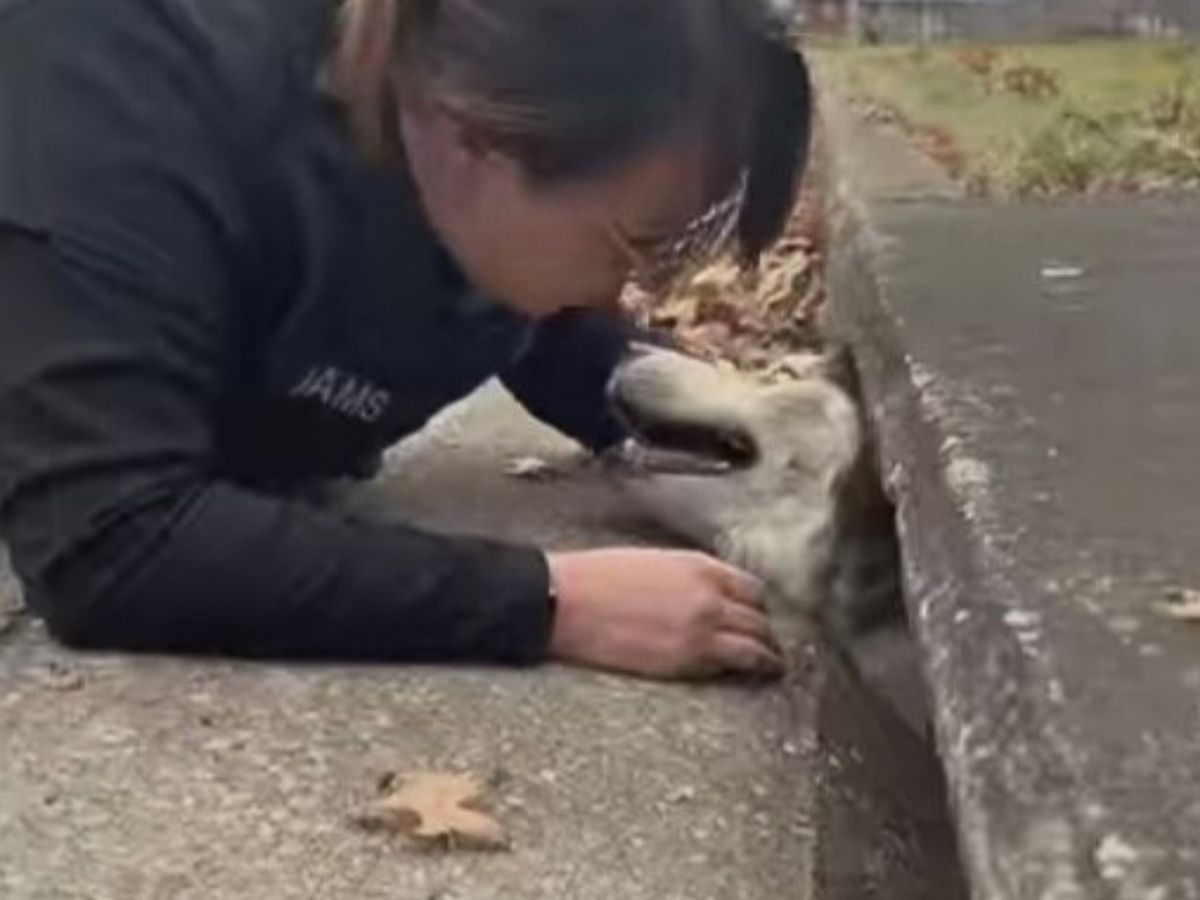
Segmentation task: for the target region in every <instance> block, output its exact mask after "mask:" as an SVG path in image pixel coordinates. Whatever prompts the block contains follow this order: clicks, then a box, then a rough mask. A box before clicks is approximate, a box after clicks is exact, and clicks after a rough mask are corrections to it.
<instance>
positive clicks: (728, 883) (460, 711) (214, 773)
mask: <svg viewBox="0 0 1200 900" xmlns="http://www.w3.org/2000/svg"><path fill="white" fill-rule="evenodd" d="M530 454H536V455H539V456H542V457H544V458H545V459H547V460H549V461H550V462H552V463H554V464H556V465H560V466H561V467H562V469H563V470H564V472H565V474H564V475H563V477H561V478H557V479H553V480H548V481H545V482H533V481H525V480H520V479H515V478H512V477H509V476H506V475H505V474H503V470H504V468H505V465H506V463H507V462H508V461H509V460H510V459H511V458H513V457H516V456H525V455H530ZM346 502H347V504H348V505H349V506H350V507H351V508H353V509H355V510H356V511H359V512H369V513H370V514H374V515H381V514H383V513H384V512H385V511H388V510H390V513H389V514H390V515H391V516H393V517H396V516H399V515H401V514H403V517H404V519H405V520H406V521H411V522H415V523H418V524H423V525H426V526H429V527H435V528H446V529H454V530H464V531H476V532H480V533H486V534H499V535H505V536H508V537H511V538H514V539H530V540H535V541H540V542H543V543H545V544H548V545H551V546H556V547H567V546H593V545H597V544H603V543H608V542H614V541H619V542H622V543H626V542H629V541H636V540H642V539H646V538H647V537H648V535H647V534H646V532H645V530H644V528H643V527H642V526H640V525H639V524H638V523H636V522H634V521H633V520H632V519H630V517H629V516H628V514H627V512H626V510H625V509H624V508H623V507H622V506H621V504H620V502H619V501H618V499H617V498H616V496H615V495H614V494H613V493H611V492H610V491H609V490H608V489H607V488H606V487H605V486H604V485H602V484H600V483H599V482H598V480H597V478H596V476H595V475H594V474H593V473H591V472H590V471H588V470H587V469H586V468H581V467H580V466H579V465H578V460H577V457H576V456H575V455H574V453H573V450H572V448H571V447H570V445H568V444H567V443H566V442H565V441H563V440H562V439H561V438H559V437H557V436H556V435H555V434H553V433H552V432H550V431H548V430H547V429H544V428H542V427H541V426H539V425H536V424H535V423H533V422H532V421H531V420H530V419H529V418H528V417H527V416H526V415H525V414H524V413H523V412H522V411H521V410H519V409H518V408H517V407H516V406H515V404H513V403H512V402H511V401H510V400H509V399H508V398H507V396H506V395H504V394H503V393H502V392H500V391H499V390H496V389H487V390H485V391H483V392H482V393H481V394H480V395H479V396H477V397H475V398H473V399H472V400H471V401H470V402H469V403H467V404H466V405H464V406H462V407H458V408H455V409H453V410H451V411H449V412H448V413H447V415H445V416H443V417H442V418H441V419H440V420H439V421H437V422H436V423H435V424H434V426H432V427H431V429H430V431H429V432H428V433H427V434H426V435H424V436H422V438H421V439H419V440H417V441H414V442H412V443H411V444H409V445H406V446H404V447H402V448H400V450H399V451H398V452H396V453H395V454H394V455H393V457H392V458H391V459H390V460H389V465H388V473H387V475H386V476H385V477H384V478H383V479H381V481H380V482H379V483H378V484H376V485H375V486H373V487H372V488H370V489H368V490H365V491H361V492H357V493H356V495H355V496H352V497H349V498H346ZM790 642H791V655H792V658H793V659H794V663H795V664H794V666H793V671H792V673H791V675H790V676H789V678H788V679H787V680H786V682H785V683H783V684H780V685H775V686H771V687H766V688H762V687H757V688H751V687H739V686H733V685H708V686H680V685H659V684H648V683H644V682H638V681H634V680H631V679H622V678H615V677H609V676H603V675H596V674H589V673H585V672H580V671H569V670H564V669H561V668H557V667H547V668H543V669H539V670H533V671H520V672H517V671H498V670H463V669H417V668H407V667H397V668H353V669H351V668H343V667H295V666H263V665H243V664H237V663H227V662H225V663H222V662H193V661H182V660H166V659H151V658H144V659H131V658H122V657H86V658H85V657H80V656H76V655H71V654H67V653H65V652H63V651H62V650H60V649H58V648H56V647H55V646H53V645H52V644H50V643H48V642H47V640H46V639H45V638H44V636H43V634H42V632H41V629H40V627H38V626H36V625H35V624H34V623H32V622H30V621H28V620H25V621H23V622H22V623H21V625H20V627H19V628H18V629H17V630H16V631H15V632H14V633H12V634H10V635H9V636H8V637H7V638H3V639H0V897H3V898H4V900H68V898H80V900H83V898H87V900H151V898H154V900H166V898H170V900H185V898H186V900H190V898H196V900H200V898H203V900H232V898H238V900H247V898H249V900H256V898H262V900H293V898H294V900H332V898H344V900H370V898H381V900H382V898H388V900H434V898H437V900H452V898H453V900H489V898H501V897H502V898H520V900H539V898H545V900H592V898H594V900H612V898H621V900H638V898H654V900H736V898H744V900H783V898H796V900H807V898H814V900H815V898H821V900H835V898H845V900H851V898H853V900H858V898H870V897H880V898H883V897H887V898H889V900H892V898H913V900H917V898H930V900H934V898H936V900H940V898H942V897H944V896H952V895H953V888H954V882H953V880H952V876H944V875H942V872H943V871H944V869H945V866H946V865H947V863H946V861H945V860H944V859H941V858H938V854H939V853H942V852H943V851H944V850H945V843H944V839H945V838H946V837H947V836H948V833H947V831H946V829H945V824H944V821H943V819H944V807H943V805H942V798H941V795H940V793H939V787H940V785H939V778H940V773H939V772H938V770H937V767H936V765H935V764H934V763H933V762H932V760H931V759H930V757H929V756H928V754H927V753H926V752H925V750H924V748H923V747H922V746H921V745H920V743H919V741H917V740H916V738H915V737H914V735H913V734H912V733H911V731H909V730H908V729H907V728H905V727H904V726H903V725H902V724H901V723H900V722H899V720H898V719H897V717H896V716H895V715H894V714H893V713H891V712H890V710H888V709H887V708H885V707H882V706H880V705H879V704H878V703H877V702H876V701H875V700H874V699H873V697H872V696H870V695H869V694H868V693H866V692H864V691H863V689H862V687H861V686H860V685H859V684H858V683H857V682H856V681H855V680H854V679H853V678H851V677H849V676H848V674H847V673H846V672H845V671H844V670H843V669H842V668H841V667H840V665H839V663H838V661H837V660H836V659H834V658H833V657H831V656H829V655H828V654H827V653H826V652H824V651H823V650H822V648H820V647H818V646H814V645H812V644H809V643H807V642H806V641H805V640H804V639H803V638H802V636H799V635H794V636H792V637H791V639H790ZM422 767H424V768H433V769H438V770H452V771H458V770H466V771H472V772H475V773H478V774H480V775H482V776H484V777H490V778H492V779H493V781H494V783H495V789H494V791H493V794H494V796H495V798H496V806H495V808H496V811H497V813H498V816H499V818H500V819H502V821H503V822H504V823H505V825H506V826H507V827H508V828H509V830H510V832H511V835H512V838H513V842H514V848H513V852H512V853H509V854H499V855H484V856H471V855H432V856H431V855H419V854H414V853H412V852H408V851H405V850H403V849H400V848H399V847H398V846H396V845H389V844H388V843H386V842H385V841H382V840H381V839H379V838H376V837H373V836H368V835H363V834H360V833H358V832H356V831H354V830H352V829H350V828H348V827H347V825H346V822H345V816H346V813H347V812H348V810H349V809H350V808H351V807H352V806H354V805H355V804H356V803H357V802H359V801H361V800H363V799H367V798H369V797H371V795H372V792H373V790H374V785H375V782H376V781H377V779H378V778H379V776H380V775H381V774H382V773H384V772H387V771H389V770H407V769H412V768H422ZM939 841H942V842H943V843H941V844H939V843H938V842H939ZM938 847H941V849H940V850H939V849H938ZM931 848H932V849H931Z"/></svg>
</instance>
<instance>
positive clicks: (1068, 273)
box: [1042, 266, 1085, 281]
mask: <svg viewBox="0 0 1200 900" xmlns="http://www.w3.org/2000/svg"><path fill="white" fill-rule="evenodd" d="M1084 274H1085V272H1084V270H1083V269H1082V268H1081V267H1079V266H1042V277H1043V278H1045V279H1046V280H1047V281H1062V280H1065V279H1071V278H1082V277H1083V276H1084Z"/></svg>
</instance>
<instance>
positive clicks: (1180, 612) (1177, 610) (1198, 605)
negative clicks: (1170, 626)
mask: <svg viewBox="0 0 1200 900" xmlns="http://www.w3.org/2000/svg"><path fill="white" fill-rule="evenodd" d="M1158 611H1159V612H1161V613H1162V614H1163V615H1164V616H1168V617H1170V618H1172V619H1178V620H1180V621H1182V622H1198V623H1200V590H1188V591H1177V592H1175V594H1174V595H1173V596H1172V597H1171V598H1170V599H1169V600H1168V602H1166V603H1160V604H1159V605H1158Z"/></svg>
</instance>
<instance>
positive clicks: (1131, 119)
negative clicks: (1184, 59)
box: [1011, 78, 1200, 194]
mask: <svg viewBox="0 0 1200 900" xmlns="http://www.w3.org/2000/svg"><path fill="white" fill-rule="evenodd" d="M1011 181H1012V183H1013V185H1014V187H1015V189H1016V190H1017V192H1018V193H1020V194H1055V193H1061V192H1063V191H1064V190H1065V191H1070V192H1073V193H1110V192H1114V191H1119V192H1125V193H1141V192H1146V191H1154V190H1165V189H1169V188H1188V189H1200V78H1198V79H1195V80H1192V81H1186V82H1180V83H1179V84H1178V85H1176V86H1175V87H1173V88H1171V89H1170V90H1167V91H1164V92H1162V93H1161V94H1159V95H1158V96H1156V97H1154V98H1152V99H1151V102H1150V103H1149V104H1148V106H1147V107H1146V108H1144V109H1129V110H1122V111H1118V112H1111V113H1108V114H1106V115H1096V114H1093V113H1091V112H1089V111H1088V110H1086V109H1084V108H1082V107H1078V106H1069V107H1067V108H1065V109H1063V110H1062V111H1061V112H1060V113H1059V114H1058V116H1057V117H1056V118H1055V119H1054V120H1053V121H1052V122H1051V123H1050V124H1048V125H1047V126H1045V127H1044V128H1042V129H1040V130H1038V131H1036V132H1035V133H1034V134H1032V135H1031V136H1029V137H1028V138H1027V139H1026V140H1025V141H1024V142H1022V144H1021V146H1020V150H1019V152H1018V155H1017V158H1016V163H1015V165H1014V167H1013V171H1012V175H1011Z"/></svg>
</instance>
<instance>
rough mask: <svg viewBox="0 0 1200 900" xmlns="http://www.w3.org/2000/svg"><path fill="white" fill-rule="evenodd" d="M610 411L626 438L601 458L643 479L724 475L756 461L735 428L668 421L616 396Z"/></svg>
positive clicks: (754, 450)
mask: <svg viewBox="0 0 1200 900" xmlns="http://www.w3.org/2000/svg"><path fill="white" fill-rule="evenodd" d="M612 408H613V410H614V413H615V414H616V416H617V418H618V420H620V422H621V423H622V424H623V425H624V426H625V429H626V430H627V431H628V432H629V435H630V436H629V437H628V438H627V439H626V440H624V441H623V442H621V443H620V444H618V445H617V446H616V447H614V448H612V449H611V450H609V451H608V452H607V453H606V454H605V458H606V461H607V462H609V463H610V464H613V465H617V466H620V467H621V468H624V469H626V470H632V471H635V472H645V473H648V474H675V475H724V474H727V473H729V472H732V471H736V470H738V469H746V468H749V467H750V466H752V465H753V464H754V463H755V461H756V460H757V459H758V446H757V444H756V442H755V441H754V439H753V437H751V435H750V434H749V433H748V432H747V431H746V430H744V429H743V428H740V427H738V426H736V425H732V424H728V423H718V422H702V421H682V420H680V421H671V420H668V419H665V418H659V417H655V416H654V415H653V414H652V413H650V412H649V411H648V410H645V409H642V408H639V407H637V406H635V405H634V404H632V403H630V402H628V400H626V399H624V398H622V397H620V396H615V397H613V398H612Z"/></svg>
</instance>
